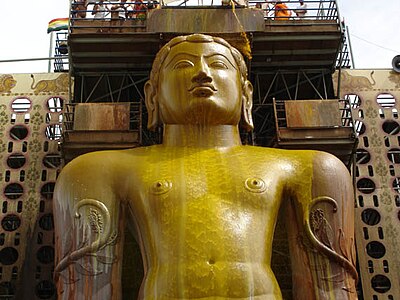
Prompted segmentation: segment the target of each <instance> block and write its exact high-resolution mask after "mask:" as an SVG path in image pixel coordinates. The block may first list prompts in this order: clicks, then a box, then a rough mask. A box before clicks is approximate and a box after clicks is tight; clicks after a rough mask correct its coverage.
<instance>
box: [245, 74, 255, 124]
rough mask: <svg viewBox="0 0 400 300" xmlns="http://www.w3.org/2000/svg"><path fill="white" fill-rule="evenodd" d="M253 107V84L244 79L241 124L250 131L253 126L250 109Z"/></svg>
mask: <svg viewBox="0 0 400 300" xmlns="http://www.w3.org/2000/svg"><path fill="white" fill-rule="evenodd" d="M252 108H253V86H252V84H251V82H250V81H248V80H246V82H245V84H244V88H243V96H242V126H243V127H244V128H245V129H246V130H247V131H251V130H253V128H254V125H253V117H252V115H251V109H252Z"/></svg>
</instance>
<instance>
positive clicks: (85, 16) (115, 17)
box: [69, 0, 160, 32]
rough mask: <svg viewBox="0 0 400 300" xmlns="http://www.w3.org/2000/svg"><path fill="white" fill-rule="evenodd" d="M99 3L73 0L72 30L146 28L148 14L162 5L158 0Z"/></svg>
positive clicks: (71, 11)
mask: <svg viewBox="0 0 400 300" xmlns="http://www.w3.org/2000/svg"><path fill="white" fill-rule="evenodd" d="M98 5H99V3H98V2H97V3H93V2H89V3H88V4H85V2H84V1H71V6H70V8H71V10H70V18H69V20H70V26H69V28H70V31H71V32H73V30H74V29H79V28H91V29H97V31H98V32H103V29H105V28H109V27H112V28H117V29H118V28H126V27H130V28H135V27H137V28H145V27H146V26H145V25H146V24H145V21H146V19H147V14H148V12H149V11H150V10H152V9H157V8H159V7H160V5H159V3H158V2H157V1H152V0H151V1H146V2H143V1H130V2H128V1H126V2H124V3H121V2H119V1H104V3H103V5H101V6H98Z"/></svg>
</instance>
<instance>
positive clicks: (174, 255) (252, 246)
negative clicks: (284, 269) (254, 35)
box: [54, 35, 356, 300]
mask: <svg viewBox="0 0 400 300" xmlns="http://www.w3.org/2000/svg"><path fill="white" fill-rule="evenodd" d="M181 38H182V37H181ZM192 38H193V36H192V37H191V38H189V40H183V41H180V42H179V43H177V44H172V45H171V44H167V46H166V47H170V50H169V52H167V53H165V52H163V50H161V52H160V53H161V54H159V56H158V58H156V61H155V65H156V66H158V67H157V68H156V69H154V68H155V67H153V73H152V75H151V80H150V81H149V82H148V83H147V84H146V87H145V92H146V103H147V107H148V110H149V119H150V120H149V126H150V127H154V126H156V125H157V123H158V122H160V121H161V122H163V123H164V139H163V144H162V145H157V146H151V147H143V148H136V149H131V150H124V151H104V152H95V153H90V154H87V155H84V156H81V157H79V158H77V159H76V160H74V161H72V162H71V163H70V164H68V165H67V166H66V167H65V168H64V170H63V172H62V174H61V175H60V178H59V180H58V183H57V186H56V192H55V193H56V200H55V206H54V209H55V215H56V217H55V223H56V224H55V225H56V244H57V266H56V270H55V272H56V274H57V276H59V277H58V294H59V298H60V299H71V298H72V299H84V298H85V299H120V297H121V295H120V288H121V287H120V280H119V276H120V268H121V261H122V259H121V255H123V253H122V250H121V249H122V244H123V238H122V236H121V230H123V228H124V227H125V226H129V227H131V228H132V230H133V231H134V233H135V235H136V238H137V240H138V242H139V244H140V247H141V251H142V256H143V259H144V270H145V276H144V280H143V283H142V286H141V290H140V294H139V298H140V299H199V298H201V299H275V300H279V299H282V296H281V292H280V289H279V285H278V283H277V281H276V279H275V276H274V274H273V273H272V271H271V268H270V265H271V251H272V246H271V245H272V239H273V234H274V228H275V224H276V219H277V216H278V211H279V209H280V207H281V206H284V207H285V209H286V210H287V214H286V217H287V224H288V225H287V226H288V232H289V244H290V245H291V253H292V258H293V259H294V262H293V263H292V265H293V268H294V270H293V274H294V275H293V276H294V284H295V287H294V291H295V293H298V294H297V295H296V296H295V298H296V299H307V300H310V299H332V300H333V299H355V298H356V296H355V293H354V292H355V291H354V279H353V278H352V277H351V275H349V271H348V268H347V267H346V266H345V264H346V262H347V260H346V259H343V258H342V256H343V255H344V253H343V252H345V254H346V255H347V254H349V253H350V256H351V251H352V249H353V246H354V245H353V243H352V240H351V238H352V232H353V230H354V229H353V228H352V227H351V225H350V224H351V220H352V217H351V218H350V219H349V215H351V213H352V207H353V201H352V191H351V181H350V176H349V174H348V172H347V170H346V168H345V167H344V166H343V164H342V163H341V162H340V161H339V160H338V159H336V158H334V157H333V156H331V155H329V154H325V153H321V152H314V151H285V150H278V149H268V148H260V147H252V146H242V145H241V143H240V138H239V130H238V127H237V123H238V122H239V119H240V116H241V115H242V118H243V119H244V122H245V123H246V124H247V126H248V127H251V126H252V123H251V115H250V113H249V111H250V109H251V94H252V87H251V84H250V83H249V82H248V81H247V80H246V79H245V74H244V72H243V69H241V66H240V62H239V61H238V60H237V59H236V58H235V55H236V54H235V52H234V51H233V50H231V49H230V48H229V46H227V45H225V44H223V43H220V42H218V41H215V40H212V39H210V38H208V37H207V36H202V35H196V36H194V38H200V41H199V40H190V39H192ZM177 39H179V38H177ZM174 41H176V40H173V41H172V43H174ZM164 49H166V48H164ZM158 68H159V69H158ZM154 70H156V71H157V72H154ZM158 70H160V71H159V72H158ZM157 80H159V81H157ZM327 199H328V200H327ZM325 202H326V203H325ZM320 203H322V206H321V209H324V210H323V212H324V211H326V214H325V217H324V218H325V220H326V222H328V223H330V224H331V227H332V228H333V229H334V231H335V232H334V238H332V239H331V240H332V245H328V246H329V247H331V248H329V247H328V246H325V245H323V244H322V243H321V242H319V241H318V236H317V238H315V236H314V234H318V231H316V233H315V232H314V233H313V232H312V231H311V230H310V226H313V224H314V223H312V224H309V223H310V221H309V220H310V219H309V216H310V213H312V212H313V211H314V210H313V208H314V206H317V205H318V206H319V205H320ZM324 205H325V206H324ZM332 205H333V206H334V208H335V209H332ZM333 210H335V214H334V215H332V211H333ZM336 212H338V213H336ZM349 220H350V221H349ZM349 226H350V227H349ZM313 228H314V227H313ZM313 230H315V228H314V229H313ZM342 237H343V238H342ZM324 247H325V248H327V249H325V248H324ZM319 250H321V252H318V251H319ZM339 250H340V251H342V253H340V254H338V255H336V252H337V251H339ZM329 251H331V252H332V253H331V252H329ZM342 254H343V255H342ZM330 256H331V257H334V258H333V259H332V258H329V257H330ZM332 261H333V262H332ZM343 261H345V262H344V263H343ZM350 265H351V263H350Z"/></svg>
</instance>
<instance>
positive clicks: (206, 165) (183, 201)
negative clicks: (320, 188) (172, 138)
mask: <svg viewBox="0 0 400 300" xmlns="http://www.w3.org/2000/svg"><path fill="white" fill-rule="evenodd" d="M271 171H272V170H268V168H264V167H263V166H261V165H260V164H254V163H253V162H251V160H245V159H241V157H223V156H217V155H214V156H204V155H203V156H202V155H198V156H191V157H186V158H180V159H172V160H166V161H164V162H161V163H159V164H157V165H155V166H153V167H152V168H149V169H148V171H147V176H146V178H145V180H144V182H143V193H142V195H145V199H143V200H144V202H145V203H146V204H145V205H149V206H151V207H153V206H154V207H157V208H158V209H162V208H163V207H169V208H171V207H181V206H182V205H185V207H186V208H190V207H191V206H193V207H197V206H198V205H205V203H207V205H208V204H209V205H211V206H213V207H226V208H227V209H230V208H232V207H235V206H240V207H248V208H249V209H251V208H254V209H266V208H268V207H269V206H271V205H274V204H275V203H276V201H277V200H278V198H279V193H280V187H279V182H278V181H277V180H276V179H277V177H278V176H277V175H276V174H273V173H272V172H271Z"/></svg>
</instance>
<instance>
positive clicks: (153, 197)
mask: <svg viewBox="0 0 400 300" xmlns="http://www.w3.org/2000/svg"><path fill="white" fill-rule="evenodd" d="M239 148H240V150H239ZM140 151H142V153H143V154H144V155H140V160H137V161H136V158H137V156H136V155H133V160H134V161H135V162H134V163H133V162H132V163H131V164H130V166H131V172H130V175H129V176H128V178H129V179H128V182H129V186H130V187H129V192H128V201H129V207H130V208H131V209H130V211H131V212H132V213H133V219H134V220H135V222H136V225H137V229H138V235H139V236H140V238H141V244H142V246H143V247H144V251H143V252H144V259H145V261H146V265H147V275H146V278H145V281H144V285H143V286H142V293H143V295H144V296H143V297H145V298H146V299H153V298H154V299H170V298H184V299H191V298H207V297H211V298H212V297H216V296H219V297H223V298H248V297H250V296H253V297H254V296H259V297H261V298H260V299H269V298H268V297H272V298H271V299H280V297H281V296H280V292H279V287H278V285H277V282H276V280H275V277H274V275H273V273H272V271H271V269H270V255H271V250H272V249H271V247H272V238H273V230H274V226H275V222H276V218H277V214H278V210H279V206H280V203H281V200H282V198H283V193H284V189H285V188H284V184H283V183H286V182H287V181H288V179H289V177H291V176H293V175H294V173H293V172H294V170H293V165H292V164H291V163H288V161H289V160H287V159H285V158H284V157H280V156H279V155H277V154H276V153H275V152H271V153H270V155H269V157H268V156H266V153H265V149H263V148H256V147H236V148H233V149H230V150H226V151H225V150H221V149H219V150H215V149H208V150H207V149H202V150H199V149H197V150H195V149H190V148H169V149H166V148H163V147H158V146H157V147H150V148H148V149H147V150H140ZM143 151H144V152H143ZM132 153H133V154H134V152H132ZM132 166H135V167H134V168H133V170H132Z"/></svg>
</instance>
